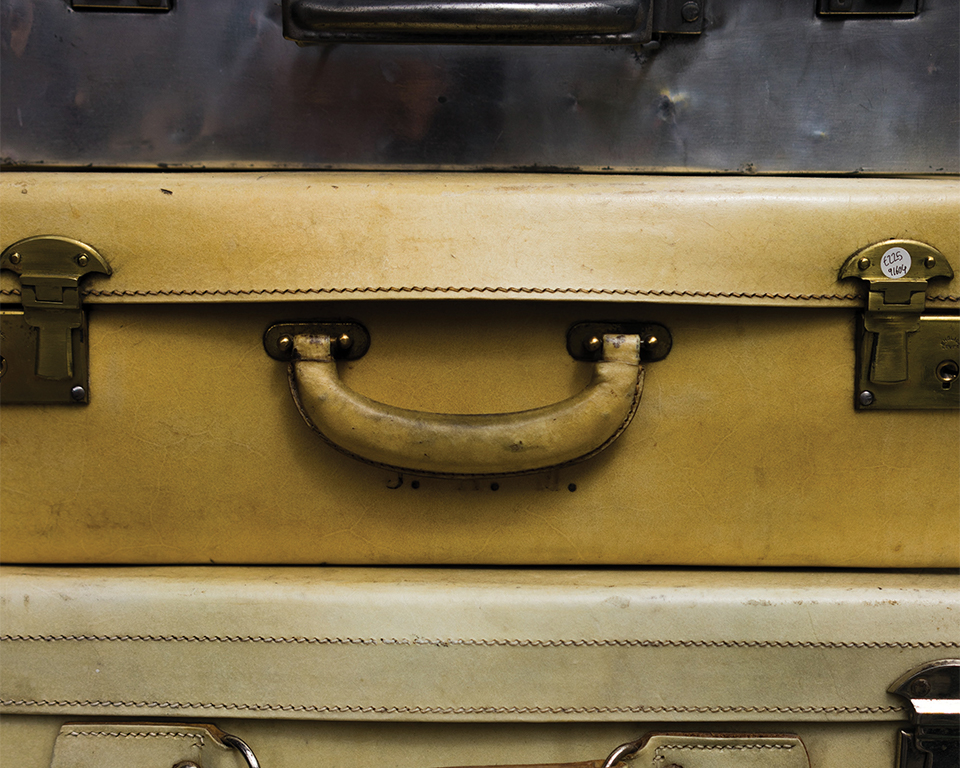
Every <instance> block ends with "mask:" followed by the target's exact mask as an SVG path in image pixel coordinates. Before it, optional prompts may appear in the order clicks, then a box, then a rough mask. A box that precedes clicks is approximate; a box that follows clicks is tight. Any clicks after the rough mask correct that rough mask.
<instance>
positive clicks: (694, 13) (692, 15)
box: [680, 3, 700, 22]
mask: <svg viewBox="0 0 960 768" xmlns="http://www.w3.org/2000/svg"><path fill="white" fill-rule="evenodd" d="M680 15H681V16H683V20H684V21H687V22H690V21H696V20H697V19H699V18H700V3H684V4H683V8H681V9H680Z"/></svg>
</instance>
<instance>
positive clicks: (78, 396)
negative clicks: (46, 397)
mask: <svg viewBox="0 0 960 768" xmlns="http://www.w3.org/2000/svg"><path fill="white" fill-rule="evenodd" d="M86 396H87V391H86V390H85V389H84V388H83V387H81V386H79V385H77V386H76V387H74V388H73V389H71V390H70V397H72V398H73V399H74V400H76V401H77V402H78V403H82V402H83V399H84V398H85V397H86Z"/></svg>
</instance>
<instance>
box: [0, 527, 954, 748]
mask: <svg viewBox="0 0 960 768" xmlns="http://www.w3.org/2000/svg"><path fill="white" fill-rule="evenodd" d="M218 533H220V535H223V532H218ZM0 587H2V592H0V628H2V632H3V634H2V636H0V708H2V709H0V712H2V714H3V715H4V716H6V715H13V714H20V715H48V716H53V715H60V716H67V717H71V718H76V717H96V718H100V719H102V718H103V717H105V716H107V715H109V716H110V717H114V718H122V717H138V718H176V719H181V718H183V719H187V718H193V717H198V718H203V719H213V718H216V719H217V720H219V719H225V718H248V719H257V720H277V719H285V720H308V721H313V720H317V721H329V720H338V721H358V720H359V721H366V722H373V721H380V722H385V721H386V722H395V721H406V722H411V721H418V722H426V723H455V722H491V721H496V722H501V723H505V722H508V723H520V722H526V723H530V722H551V721H552V722H569V723H576V722H580V723H582V722H588V721H593V722H607V723H616V722H635V721H647V722H650V721H660V722H668V721H672V722H677V723H686V724H689V723H698V722H699V723H716V722H721V721H725V722H733V723H745V722H749V723H757V724H759V723H783V724H786V723H791V724H793V723H823V722H848V723H874V722H881V721H887V722H888V724H889V726H890V729H891V733H892V730H893V728H894V724H895V723H896V722H897V721H902V720H906V719H907V717H908V712H907V711H906V708H905V704H904V701H903V700H902V699H900V698H899V697H897V696H894V695H892V694H890V693H888V692H887V688H888V686H889V685H890V683H891V681H893V680H896V679H897V678H898V677H899V676H901V675H902V674H903V673H904V672H905V671H906V670H908V669H910V668H912V667H915V666H917V665H919V664H921V663H923V662H927V661H931V660H934V659H938V658H951V657H955V656H956V655H957V653H958V647H960V591H958V590H957V577H956V576H955V575H954V574H937V573H928V574H912V573H903V572H896V571H893V572H856V571H848V570H837V571H831V572H824V573H819V572H812V571H811V572H806V571H805V572H789V571H786V572H785V571H779V570H759V569H758V570H756V571H746V572H737V571H730V570H704V571H693V570H689V571H687V570H678V571H666V570H652V571H636V570H624V571H609V570H601V569H596V570H559V569H558V570H544V571H538V570H529V569H521V570H490V569H464V570H449V569H411V568H403V569H395V568H387V569H377V568H370V569H367V568H315V569H308V568H279V569H278V568H233V567H210V566H207V567H189V568H175V567H163V568H91V569H83V568H81V569H66V568H53V567H50V568H27V567H13V566H7V567H4V568H3V569H0ZM684 727H685V728H687V727H689V725H685V726H684ZM784 727H786V726H784ZM230 730H234V729H233V727H232V726H231V727H230ZM789 730H791V731H794V730H795V728H794V726H793V725H790V726H789ZM237 735H238V736H240V737H241V738H243V737H244V733H242V732H238V733H237ZM891 743H892V742H891ZM250 744H251V747H254V748H256V745H255V744H254V743H253V741H252V740H251V742H250ZM544 759H547V758H546V756H545V757H544ZM473 762H477V761H476V760H474V761H473ZM506 762H520V760H518V759H514V760H507V761H506ZM446 764H448V765H450V764H455V763H451V762H450V761H447V762H446Z"/></svg>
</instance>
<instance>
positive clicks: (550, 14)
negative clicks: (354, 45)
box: [283, 0, 651, 43]
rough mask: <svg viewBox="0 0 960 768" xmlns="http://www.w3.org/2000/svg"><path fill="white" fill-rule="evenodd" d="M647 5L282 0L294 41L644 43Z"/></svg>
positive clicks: (638, 0)
mask: <svg viewBox="0 0 960 768" xmlns="http://www.w3.org/2000/svg"><path fill="white" fill-rule="evenodd" d="M650 6H651V0H543V1H542V2H541V1H540V0H537V1H536V2H532V1H531V0H363V2H358V0H283V34H284V36H285V37H287V38H289V39H291V40H296V41H298V42H301V43H302V42H312V43H317V42H435V43H557V42H560V43H564V42H572V43H598V42H631V43H637V42H646V41H647V40H649V38H650V21H651V12H650Z"/></svg>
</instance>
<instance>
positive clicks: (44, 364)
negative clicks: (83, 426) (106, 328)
mask: <svg viewBox="0 0 960 768" xmlns="http://www.w3.org/2000/svg"><path fill="white" fill-rule="evenodd" d="M0 269H9V270H11V271H12V272H16V273H17V274H18V275H19V276H20V299H21V305H22V308H21V309H4V310H3V313H2V327H0V336H2V348H0V355H2V363H0V369H2V373H0V402H3V403H86V402H87V401H88V398H89V381H88V374H87V358H88V351H87V328H86V315H85V313H84V311H83V306H82V300H81V297H80V279H81V278H83V277H84V276H86V275H88V274H91V273H94V272H96V273H99V274H104V275H109V274H110V272H111V270H110V266H109V265H108V264H107V262H106V261H105V260H104V258H103V257H102V256H101V255H100V254H99V253H97V252H96V251H95V250H94V249H93V248H91V247H90V246H89V245H86V244H84V243H81V242H79V241H78V240H71V239H70V238H67V237H57V236H53V235H42V236H39V237H29V238H27V239H26V240H20V241H19V242H17V243H14V244H13V245H11V246H10V247H9V248H7V249H6V250H4V251H3V253H2V254H0Z"/></svg>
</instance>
